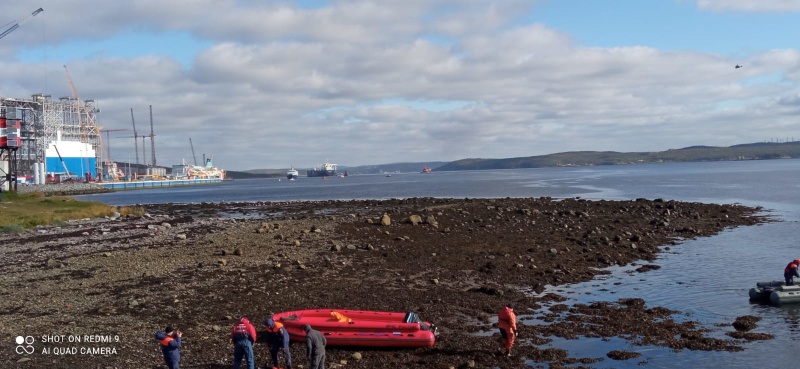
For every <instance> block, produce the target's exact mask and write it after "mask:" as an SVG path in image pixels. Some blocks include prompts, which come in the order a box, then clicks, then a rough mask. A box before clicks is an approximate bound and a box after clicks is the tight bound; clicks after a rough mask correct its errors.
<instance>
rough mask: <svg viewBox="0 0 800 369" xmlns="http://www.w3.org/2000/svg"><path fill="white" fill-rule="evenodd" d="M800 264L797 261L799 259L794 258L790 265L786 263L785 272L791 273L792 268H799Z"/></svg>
mask: <svg viewBox="0 0 800 369" xmlns="http://www.w3.org/2000/svg"><path fill="white" fill-rule="evenodd" d="M798 266H800V264H798V263H797V260H792V262H790V263H789V264H788V265H786V269H784V270H783V272H784V273H790V272H791V271H792V269H797V268H798Z"/></svg>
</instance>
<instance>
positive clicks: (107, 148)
mask: <svg viewBox="0 0 800 369" xmlns="http://www.w3.org/2000/svg"><path fill="white" fill-rule="evenodd" d="M122 131H127V129H104V130H103V132H105V133H106V155H107V156H108V161H109V162H111V161H113V160H112V159H111V137H109V135H108V134H109V133H111V132H122Z"/></svg>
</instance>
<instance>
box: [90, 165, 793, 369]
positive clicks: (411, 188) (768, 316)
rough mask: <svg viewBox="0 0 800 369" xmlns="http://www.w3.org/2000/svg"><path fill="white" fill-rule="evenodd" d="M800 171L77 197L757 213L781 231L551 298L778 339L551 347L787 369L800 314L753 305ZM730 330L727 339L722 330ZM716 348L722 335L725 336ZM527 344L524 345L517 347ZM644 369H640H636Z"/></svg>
mask: <svg viewBox="0 0 800 369" xmlns="http://www.w3.org/2000/svg"><path fill="white" fill-rule="evenodd" d="M799 188H800V160H795V159H791V160H769V161H745V162H714V163H669V164H652V165H650V164H648V165H626V166H602V167H578V168H540V169H518V170H501V171H474V172H440V173H437V172H433V173H429V174H421V173H405V174H392V176H391V177H385V176H382V175H363V176H358V175H351V176H349V177H347V178H327V179H324V180H323V179H321V178H300V179H299V180H297V181H294V182H289V181H286V180H282V181H278V180H277V179H262V180H238V181H233V182H228V183H224V184H221V185H212V186H199V187H183V188H167V189H153V190H134V191H124V192H117V193H110V194H97V195H87V196H80V198H81V199H85V200H94V201H100V202H104V203H107V204H111V205H131V204H149V203H168V202H178V203H197V202H219V201H300V200H329V199H340V200H349V199H386V198H406V197H453V198H463V197H470V198H492V197H539V196H552V197H573V196H581V197H583V198H587V199H608V200H618V199H635V198H639V197H643V198H648V199H654V198H664V199H669V200H680V201H697V202H708V203H722V204H731V203H740V204H744V205H749V206H761V207H763V208H764V210H765V212H766V213H768V214H770V215H772V216H773V217H775V218H777V219H779V220H780V222H775V223H770V224H765V225H760V226H754V227H740V228H737V229H732V230H728V231H725V232H723V233H721V234H720V235H717V236H714V237H709V238H702V239H698V240H689V241H686V242H683V243H682V244H681V245H678V246H674V247H672V248H671V250H670V251H669V252H665V253H662V254H661V255H660V256H659V258H658V260H656V261H655V262H654V263H655V264H658V265H661V266H662V268H661V269H659V270H654V271H650V272H647V273H628V272H629V271H630V270H631V269H633V268H632V267H621V268H612V269H611V270H612V271H613V274H611V275H606V276H601V277H599V278H597V279H595V280H593V281H590V282H586V283H580V284H575V285H570V286H566V287H555V288H553V290H556V291H559V293H561V294H564V295H566V296H568V297H569V298H570V300H569V301H568V302H567V303H577V302H581V303H590V302H592V301H616V300H617V299H620V298H632V297H639V298H643V299H644V300H645V301H646V302H647V304H648V306H664V307H666V308H670V309H674V310H679V311H681V312H683V314H684V315H682V316H680V317H678V318H680V319H689V320H696V321H699V322H701V323H703V324H704V325H706V326H709V327H711V326H712V325H716V324H724V325H728V326H729V325H730V324H731V323H732V322H733V321H734V319H735V318H736V317H737V316H741V315H755V316H759V317H761V318H762V320H761V321H760V322H759V327H758V328H757V329H756V330H755V331H756V332H764V333H771V334H774V335H775V339H772V340H767V341H763V342H752V343H746V344H744V347H745V351H743V352H735V353H729V352H695V351H688V350H684V351H681V352H679V353H674V352H671V351H669V350H666V349H663V348H657V347H649V346H645V347H641V346H630V345H629V344H628V343H627V342H625V341H622V340H617V339H613V340H611V341H608V342H603V341H600V340H595V339H586V338H584V339H580V340H572V341H569V340H556V341H554V342H553V344H551V345H549V346H552V347H560V348H564V349H567V350H569V351H570V353H571V356H573V357H602V358H606V356H605V354H606V353H607V352H608V351H610V350H615V349H623V350H629V351H636V352H639V353H641V354H642V356H640V357H639V358H636V359H632V360H628V361H614V360H610V359H608V358H606V359H605V360H604V361H602V362H599V363H596V364H593V366H594V367H598V368H634V367H637V368H639V367H644V368H676V367H680V366H683V367H686V368H689V367H709V368H712V367H713V368H722V367H724V368H756V367H789V366H792V365H793V364H795V363H796V361H797V358H798V355H800V346H798V344H797V343H796V342H795V341H796V340H798V339H800V306H781V307H775V306H765V305H759V304H752V303H750V302H749V301H748V290H749V289H750V287H752V286H755V283H756V282H758V281H768V280H780V279H782V277H783V267H784V266H785V265H786V263H788V262H789V260H791V259H796V258H798V257H800V248H799V247H798V246H797V240H798V237H797V234H798V231H800V229H799V228H798V221H800V197H799V196H797V195H798V189H799ZM724 330H732V328H724ZM719 337H720V338H725V337H726V336H723V335H720V336H719ZM523 338H524V337H523ZM640 364H644V365H643V366H641V365H640Z"/></svg>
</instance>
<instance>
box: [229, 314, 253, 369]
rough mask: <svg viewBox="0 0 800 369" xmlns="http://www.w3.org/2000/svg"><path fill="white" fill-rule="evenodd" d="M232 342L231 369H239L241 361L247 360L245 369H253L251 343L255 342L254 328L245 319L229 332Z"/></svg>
mask: <svg viewBox="0 0 800 369" xmlns="http://www.w3.org/2000/svg"><path fill="white" fill-rule="evenodd" d="M231 341H233V369H239V366H240V365H241V363H242V359H245V360H247V369H255V366H256V364H255V358H254V355H253V342H256V328H255V327H253V325H252V324H250V321H249V320H248V319H247V318H242V319H241V320H239V322H238V323H236V325H234V326H233V330H232V331H231Z"/></svg>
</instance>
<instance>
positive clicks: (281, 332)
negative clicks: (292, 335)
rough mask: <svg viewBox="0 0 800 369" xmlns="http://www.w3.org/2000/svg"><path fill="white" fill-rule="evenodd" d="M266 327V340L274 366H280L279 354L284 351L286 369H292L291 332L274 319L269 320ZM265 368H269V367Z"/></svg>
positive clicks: (265, 323) (265, 322)
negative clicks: (290, 352)
mask: <svg viewBox="0 0 800 369" xmlns="http://www.w3.org/2000/svg"><path fill="white" fill-rule="evenodd" d="M264 325H265V326H266V327H267V334H266V340H267V347H269V354H270V356H271V357H272V366H274V367H278V366H280V365H279V364H280V359H279V358H278V354H279V353H280V352H281V351H282V352H283V355H284V357H285V358H286V369H292V355H291V354H289V332H287V331H286V328H284V326H283V324H282V323H280V322H275V320H274V319H272V317H269V318H267V320H266V321H264ZM264 366H265V367H268V365H264Z"/></svg>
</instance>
